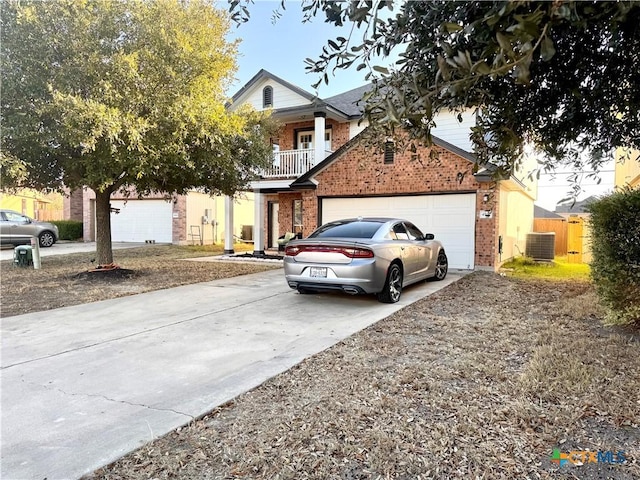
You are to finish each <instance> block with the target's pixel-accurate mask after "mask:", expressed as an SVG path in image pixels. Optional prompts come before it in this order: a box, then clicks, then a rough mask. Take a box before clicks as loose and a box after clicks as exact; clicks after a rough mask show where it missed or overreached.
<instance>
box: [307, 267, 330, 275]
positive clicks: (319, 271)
mask: <svg viewBox="0 0 640 480" xmlns="http://www.w3.org/2000/svg"><path fill="white" fill-rule="evenodd" d="M309 276H311V277H322V278H327V267H311V271H310V272H309Z"/></svg>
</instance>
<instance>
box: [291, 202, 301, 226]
mask: <svg viewBox="0 0 640 480" xmlns="http://www.w3.org/2000/svg"><path fill="white" fill-rule="evenodd" d="M293 233H302V200H294V201H293Z"/></svg>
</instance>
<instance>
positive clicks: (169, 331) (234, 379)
mask: <svg viewBox="0 0 640 480" xmlns="http://www.w3.org/2000/svg"><path fill="white" fill-rule="evenodd" d="M466 273H467V272H450V274H449V275H448V277H447V279H446V280H445V281H443V282H426V283H421V284H418V285H414V286H412V287H409V288H407V289H406V290H405V292H404V293H403V296H402V298H401V301H400V302H399V303H397V304H394V305H386V304H381V303H378V302H377V301H376V300H375V299H374V298H373V297H350V296H347V295H343V294H317V295H300V294H298V293H297V292H294V291H293V290H290V289H289V288H288V287H287V285H286V283H285V281H284V274H283V272H282V270H281V269H277V270H273V271H269V272H264V273H259V274H254V275H247V276H243V277H237V278H232V279H226V280H218V281H213V282H206V283H200V284H196V285H189V286H183V287H178V288H173V289H169V290H162V291H156V292H149V293H144V294H139V295H134V296H130V297H124V298H120V299H114V300H107V301H103V302H97V303H92V304H86V305H78V306H73V307H67V308H61V309H56V310H50V311H47V312H40V313H34V314H28V315H20V316H15V317H9V318H6V319H3V320H2V361H1V368H2V369H1V373H0V381H1V385H2V466H1V471H0V474H1V475H0V477H1V478H2V479H11V480H17V479H43V478H47V479H48V480H56V479H63V478H64V479H66V478H78V477H80V476H81V475H83V474H86V473H89V472H91V471H93V470H95V469H96V468H98V467H100V466H103V465H106V464H108V463H110V462H112V461H114V460H116V459H117V458H119V457H121V456H122V455H124V454H126V453H128V452H130V451H132V450H134V449H136V448H138V447H140V446H141V445H143V444H145V443H147V442H149V441H151V440H153V439H155V438H157V437H159V436H162V435H164V434H166V433H167V432H169V431H171V430H173V429H175V428H177V427H179V426H181V425H184V424H186V423H188V422H189V421H190V420H192V419H194V418H197V417H199V416H201V415H203V414H205V413H206V412H208V411H210V410H212V409H213V408H214V407H216V406H218V405H221V404H223V403H225V402H226V401H228V400H230V399H232V398H234V397H236V396H237V395H239V394H241V393H243V392H246V391H248V390H250V389H252V388H254V387H256V386H258V385H260V384H261V383H262V382H264V381H265V380H267V379H268V378H270V377H272V376H274V375H276V374H278V373H280V372H283V371H285V370H287V369H288V368H290V367H292V366H293V365H295V364H297V363H299V362H300V361H302V360H303V359H305V358H307V357H309V356H311V355H313V354H315V353H317V352H320V351H322V350H324V349H326V348H328V347H330V346H331V345H334V344H335V343H337V342H339V341H340V340H342V339H344V338H346V337H348V336H349V335H351V334H353V333H355V332H357V331H359V330H361V329H363V328H365V327H367V326H369V325H371V324H373V323H375V322H377V321H378V320H381V319H382V318H384V317H387V316H388V315H390V314H392V313H393V312H395V311H397V310H399V309H400V308H402V307H404V306H406V305H409V304H411V303H413V302H415V301H416V300H418V299H420V298H423V297H425V296H427V295H429V294H431V293H433V292H435V291H436V290H438V289H440V288H442V287H444V286H446V285H448V284H449V283H452V282H454V281H456V280H458V279H459V278H461V277H462V276H464V275H465V274H466Z"/></svg>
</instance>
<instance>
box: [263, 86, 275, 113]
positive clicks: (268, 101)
mask: <svg viewBox="0 0 640 480" xmlns="http://www.w3.org/2000/svg"><path fill="white" fill-rule="evenodd" d="M268 107H273V87H270V86H269V85H267V86H266V87H264V88H263V89H262V108H268Z"/></svg>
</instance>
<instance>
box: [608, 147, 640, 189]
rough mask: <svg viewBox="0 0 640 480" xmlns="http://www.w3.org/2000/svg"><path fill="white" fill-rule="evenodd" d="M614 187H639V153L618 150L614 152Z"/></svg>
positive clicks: (622, 149)
mask: <svg viewBox="0 0 640 480" xmlns="http://www.w3.org/2000/svg"><path fill="white" fill-rule="evenodd" d="M614 182H615V186H616V187H623V186H625V185H628V186H630V187H638V186H640V151H638V150H629V149H627V148H618V149H617V150H616V163H615V180H614Z"/></svg>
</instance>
